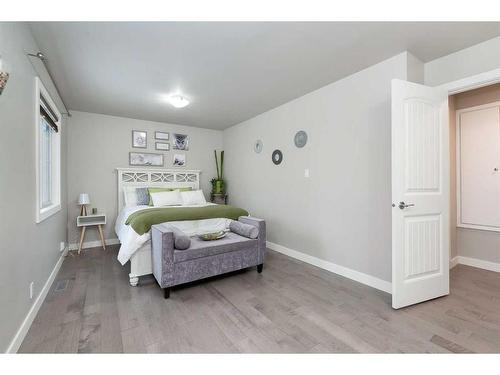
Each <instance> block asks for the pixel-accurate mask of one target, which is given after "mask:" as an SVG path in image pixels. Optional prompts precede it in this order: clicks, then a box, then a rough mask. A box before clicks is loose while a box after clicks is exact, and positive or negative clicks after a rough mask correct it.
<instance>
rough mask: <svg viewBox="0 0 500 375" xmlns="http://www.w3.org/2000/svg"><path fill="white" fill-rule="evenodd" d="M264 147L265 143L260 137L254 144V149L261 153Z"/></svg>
mask: <svg viewBox="0 0 500 375" xmlns="http://www.w3.org/2000/svg"><path fill="white" fill-rule="evenodd" d="M263 148H264V145H263V144H262V141H261V140H260V139H257V140H256V141H255V143H254V144H253V150H254V151H255V152H256V153H257V154H260V153H261V152H262V149H263Z"/></svg>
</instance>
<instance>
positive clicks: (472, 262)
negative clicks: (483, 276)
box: [454, 255, 500, 272]
mask: <svg viewBox="0 0 500 375" xmlns="http://www.w3.org/2000/svg"><path fill="white" fill-rule="evenodd" d="M455 258H458V264H463V265H465V266H471V267H476V268H481V269H483V270H487V271H493V272H500V263H495V262H490V261H487V260H481V259H477V258H469V257H464V256H461V255H459V256H456V257H455ZM455 258H454V259H455Z"/></svg>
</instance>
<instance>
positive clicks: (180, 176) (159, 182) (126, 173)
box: [116, 168, 201, 211]
mask: <svg viewBox="0 0 500 375" xmlns="http://www.w3.org/2000/svg"><path fill="white" fill-rule="evenodd" d="M116 170H117V171H118V211H120V210H121V209H122V208H123V206H124V205H125V202H124V196H123V188H124V187H125V186H130V187H150V186H157V187H159V186H161V187H172V188H176V187H187V186H190V187H192V188H193V190H198V189H199V188H200V173H201V171H198V170H183V169H163V168H116Z"/></svg>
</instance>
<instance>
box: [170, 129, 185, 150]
mask: <svg viewBox="0 0 500 375" xmlns="http://www.w3.org/2000/svg"><path fill="white" fill-rule="evenodd" d="M172 148H173V149H174V150H181V151H188V150H189V137H188V136H187V135H186V134H179V133H172Z"/></svg>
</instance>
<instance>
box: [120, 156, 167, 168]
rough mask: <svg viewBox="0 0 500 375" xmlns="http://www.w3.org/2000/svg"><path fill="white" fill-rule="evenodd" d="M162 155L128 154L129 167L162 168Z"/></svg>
mask: <svg viewBox="0 0 500 375" xmlns="http://www.w3.org/2000/svg"><path fill="white" fill-rule="evenodd" d="M163 164H164V161H163V154H156V153H148V152H129V165H132V166H149V167H163Z"/></svg>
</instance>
